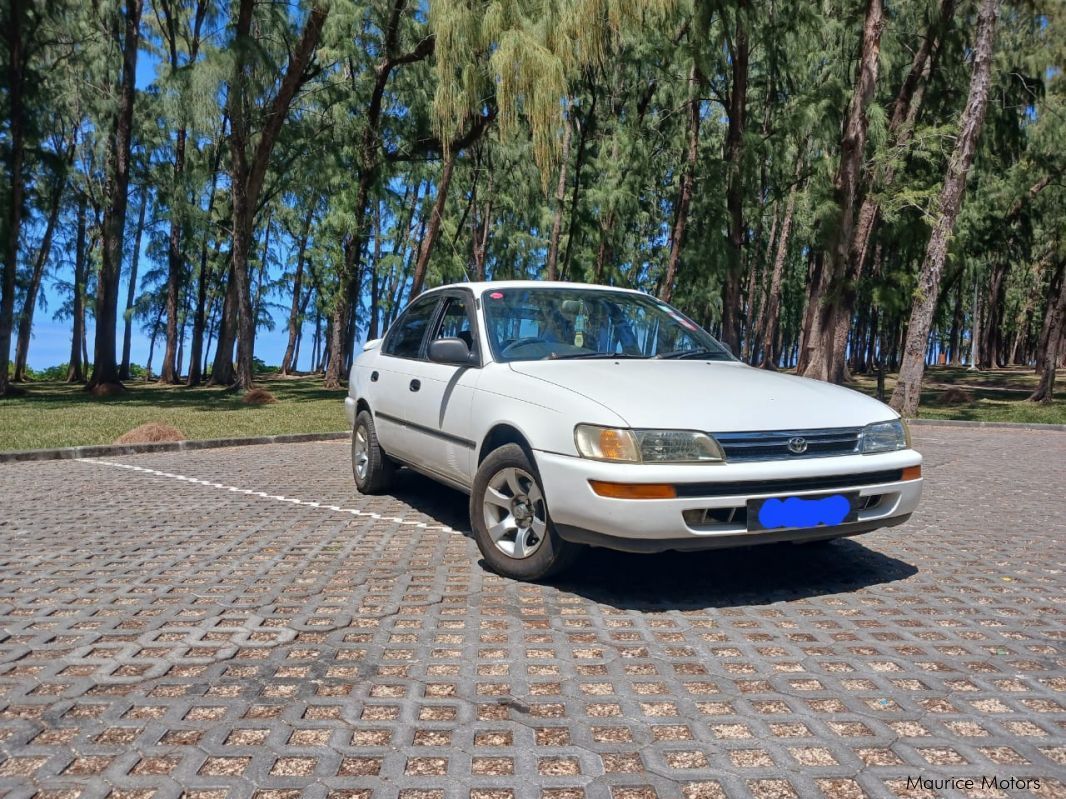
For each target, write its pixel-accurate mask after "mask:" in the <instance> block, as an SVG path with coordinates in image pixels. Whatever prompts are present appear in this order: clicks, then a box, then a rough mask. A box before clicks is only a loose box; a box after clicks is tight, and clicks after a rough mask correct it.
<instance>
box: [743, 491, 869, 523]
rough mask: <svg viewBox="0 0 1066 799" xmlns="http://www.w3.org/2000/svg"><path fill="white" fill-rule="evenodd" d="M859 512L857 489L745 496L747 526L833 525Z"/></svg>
mask: <svg viewBox="0 0 1066 799" xmlns="http://www.w3.org/2000/svg"><path fill="white" fill-rule="evenodd" d="M858 514H859V494H858V492H853V493H847V494H819V495H815V496H805V497H769V498H767V499H749V500H748V530H749V531H752V532H754V531H757V530H780V529H790V530H803V529H807V528H810V527H821V526H824V527H836V526H837V525H838V524H846V523H847V522H853V521H855V519H856V518H857V517H858Z"/></svg>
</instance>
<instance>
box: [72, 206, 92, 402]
mask: <svg viewBox="0 0 1066 799" xmlns="http://www.w3.org/2000/svg"><path fill="white" fill-rule="evenodd" d="M87 206H88V200H87V198H86V197H85V195H84V194H82V193H80V192H79V194H78V234H77V238H76V239H75V240H74V299H73V302H72V303H71V311H72V316H73V318H74V319H73V325H72V327H73V330H71V333H70V358H69V360H68V362H67V382H68V383H84V382H85V369H84V367H83V365H82V357H81V352H82V342H83V340H84V338H85V280H86V277H87V274H88V253H87V252H86V251H85V226H86V225H85V213H86V207H87Z"/></svg>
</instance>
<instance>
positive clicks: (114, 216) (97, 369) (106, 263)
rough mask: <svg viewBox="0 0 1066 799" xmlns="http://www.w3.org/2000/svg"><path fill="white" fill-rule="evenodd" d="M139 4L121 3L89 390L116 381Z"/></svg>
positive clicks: (128, 0)
mask: <svg viewBox="0 0 1066 799" xmlns="http://www.w3.org/2000/svg"><path fill="white" fill-rule="evenodd" d="M142 8H143V0H126V13H125V17H124V23H125V33H124V37H123V39H124V40H123V46H122V78H121V80H120V81H119V85H118V88H119V104H118V112H117V113H116V115H115V119H114V123H113V125H114V128H113V130H112V135H111V140H110V145H109V147H108V167H107V195H106V196H107V205H106V206H105V208H104V221H103V229H102V232H101V241H100V245H101V247H100V250H101V253H100V254H101V264H100V272H99V277H98V278H97V285H96V341H95V345H94V347H93V374H92V378H91V379H90V381H89V387H90V388H96V387H98V386H103V385H107V384H112V383H114V384H118V383H119V370H118V366H119V365H118V361H117V360H116V358H115V338H116V335H117V333H118V330H117V323H118V286H119V276H120V274H121V269H122V250H123V246H122V245H123V241H124V236H125V228H126V206H127V203H128V201H129V184H130V148H131V145H132V141H133V104H134V101H135V99H136V96H137V87H136V78H137V52H138V50H139V49H140V35H141V11H142Z"/></svg>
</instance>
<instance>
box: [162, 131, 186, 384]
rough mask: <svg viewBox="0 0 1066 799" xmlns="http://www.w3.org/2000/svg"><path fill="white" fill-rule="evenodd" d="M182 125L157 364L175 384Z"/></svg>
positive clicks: (181, 273)
mask: <svg viewBox="0 0 1066 799" xmlns="http://www.w3.org/2000/svg"><path fill="white" fill-rule="evenodd" d="M186 136H187V133H186V130H185V127H184V126H182V127H180V128H178V138H177V145H176V147H175V156H174V175H173V179H174V184H173V187H172V194H173V196H172V197H171V201H170V235H169V236H168V237H167V300H166V317H167V329H166V348H165V349H164V350H163V365H162V366H160V367H159V382H160V383H178V382H180V376H179V375H178V373H177V370H176V369H175V364H174V361H175V359H176V357H177V353H178V295H179V294H180V293H181V284H182V283H183V282H184V277H185V253H184V251H183V249H182V209H181V208H180V207H179V205H180V204H183V203H184V200H185V198H184V197H181V198H180V199H179V198H178V196H177V195H178V193H179V192H180V191H181V182H182V174H183V172H184V171H185V139H186Z"/></svg>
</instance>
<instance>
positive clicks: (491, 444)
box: [477, 422, 537, 466]
mask: <svg viewBox="0 0 1066 799" xmlns="http://www.w3.org/2000/svg"><path fill="white" fill-rule="evenodd" d="M505 444H517V445H518V446H520V447H521V448H522V449H523V450H524V451H525V453H526V455H527V456H528V457H529V460H530V461H531V462H532V463H533V464H534V466H535V465H536V462H537V460H536V458H535V457H533V447H532V446H530V443H529V439H528V438H527V437H526V435H525V434H524V433H523V432H522V431H521V430H519V429H518V428H517V427H515V426H514V425H512V424H507V423H506V422H499V423H497V424H495V425H493V426H492V427H491V428H490V429H489V431H488V433H486V434H485V437H484V438H483V439H482V441H481V447H480V448H479V449H478V454H477V465H478V466H480V465H481V463H482V462H483V461H484V460H485V458H487V457H488V456H489V454H490V453H491V452H493V451H494V450H496V449H499V448H500V447H502V446H504V445H505Z"/></svg>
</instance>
